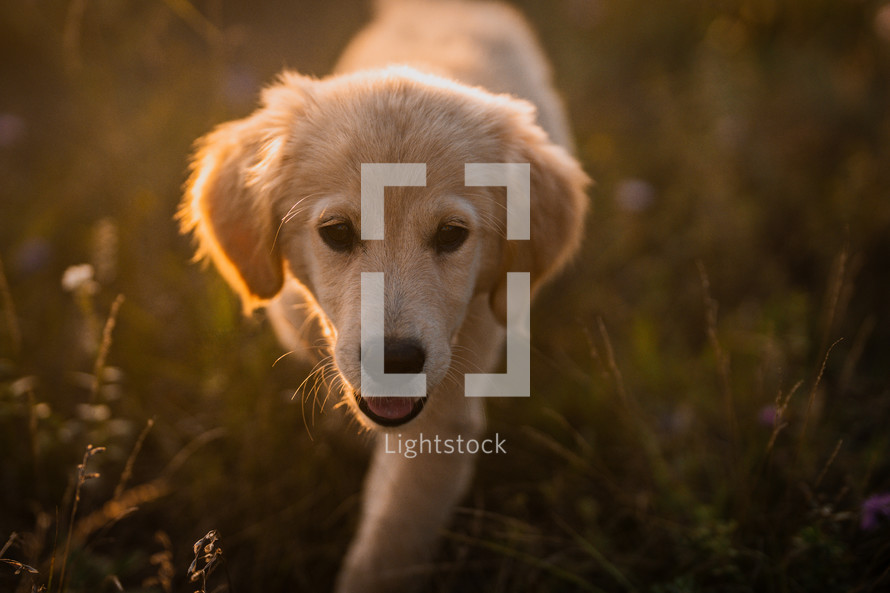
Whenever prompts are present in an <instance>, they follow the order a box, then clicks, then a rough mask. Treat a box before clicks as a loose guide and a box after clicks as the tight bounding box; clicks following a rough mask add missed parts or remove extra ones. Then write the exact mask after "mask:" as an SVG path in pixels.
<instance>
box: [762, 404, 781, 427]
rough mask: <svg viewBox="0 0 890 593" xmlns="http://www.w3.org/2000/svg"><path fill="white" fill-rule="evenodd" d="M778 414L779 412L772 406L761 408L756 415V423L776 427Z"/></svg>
mask: <svg viewBox="0 0 890 593" xmlns="http://www.w3.org/2000/svg"><path fill="white" fill-rule="evenodd" d="M778 413H779V410H778V409H777V408H776V406H774V405H772V404H770V405H768V406H763V407H762V408H760V412H758V413H757V421H758V422H760V424H762V425H763V426H769V427H773V426H775V425H776V420H777V416H778Z"/></svg>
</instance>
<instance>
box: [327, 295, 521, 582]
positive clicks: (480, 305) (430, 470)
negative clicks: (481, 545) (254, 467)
mask: <svg viewBox="0 0 890 593" xmlns="http://www.w3.org/2000/svg"><path fill="white" fill-rule="evenodd" d="M503 339H504V330H503V328H502V327H500V326H499V325H498V323H497V322H496V321H495V318H494V316H493V314H492V312H491V309H490V308H489V305H488V296H487V295H482V296H478V297H476V299H475V300H474V301H473V303H472V305H471V306H470V310H469V312H468V315H467V319H466V320H465V321H464V324H463V327H462V328H461V330H460V332H459V334H458V339H457V344H456V345H455V348H456V349H457V351H459V352H461V356H459V357H455V359H454V367H453V369H452V370H453V372H454V378H455V379H457V380H455V381H454V382H448V383H447V384H443V386H442V388H441V390H440V391H438V392H435V393H433V394H432V395H431V399H432V400H435V402H431V404H432V403H435V404H436V405H428V409H425V410H424V411H423V412H422V413H421V414H420V416H419V417H418V418H417V420H415V421H413V422H412V423H410V424H408V425H405V426H404V427H401V428H399V429H395V430H394V431H391V432H388V433H381V434H378V435H377V442H376V448H375V450H374V457H373V460H372V462H371V469H370V471H369V473H368V477H367V479H366V482H365V488H364V499H363V505H364V506H363V509H362V518H361V521H360V523H359V528H358V533H357V535H356V537H355V539H354V540H353V542H352V545H351V547H350V549H349V553H348V554H347V556H346V560H345V561H344V564H343V568H342V569H341V571H340V576H339V579H338V582H337V587H336V589H335V590H336V591H337V593H378V592H381V593H383V592H385V593H404V592H406V591H411V590H414V588H416V586H417V585H419V584H420V583H421V582H422V580H423V577H424V576H425V574H427V572H428V571H424V569H425V568H426V563H427V562H428V561H429V560H430V558H431V557H432V554H433V552H434V551H435V543H436V540H437V539H438V537H439V531H440V530H441V529H442V527H443V526H444V525H445V523H446V522H447V521H448V519H449V517H450V516H451V512H452V510H453V509H454V505H455V504H457V503H458V502H459V501H460V499H461V497H462V496H463V495H464V493H465V492H466V489H467V487H468V486H469V483H470V479H471V477H472V474H473V465H474V463H475V459H473V456H472V455H466V454H464V455H460V454H458V453H457V451H456V450H455V451H453V452H452V453H448V452H447V447H446V446H445V444H444V443H445V441H446V439H452V443H455V442H456V441H457V439H458V437H461V438H462V439H463V440H464V441H466V440H467V439H478V438H479V437H480V436H481V435H482V433H483V431H484V430H485V412H484V407H483V401H482V400H481V399H478V398H469V397H464V380H463V378H464V376H465V374H466V373H478V372H490V371H491V370H492V369H493V368H494V366H495V364H496V362H497V360H498V358H499V356H500V348H499V346H500V345H501V344H502V343H503ZM421 433H422V434H423V437H424V439H428V440H434V439H435V438H436V437H438V438H439V440H440V449H439V453H438V454H437V453H436V451H435V449H433V451H432V453H427V452H425V453H423V454H418V455H417V457H414V458H411V459H409V458H406V457H405V455H404V449H403V453H402V454H399V452H398V439H399V434H401V442H402V443H403V444H405V443H406V441H407V440H409V439H415V440H420V435H421ZM387 435H389V436H388V437H387Z"/></svg>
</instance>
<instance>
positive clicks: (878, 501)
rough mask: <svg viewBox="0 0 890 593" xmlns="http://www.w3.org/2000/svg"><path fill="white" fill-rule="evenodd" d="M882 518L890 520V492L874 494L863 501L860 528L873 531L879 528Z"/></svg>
mask: <svg viewBox="0 0 890 593" xmlns="http://www.w3.org/2000/svg"><path fill="white" fill-rule="evenodd" d="M881 517H885V518H890V492H885V493H884V494H874V495H872V496H869V497H868V498H866V499H865V501H863V503H862V522H861V523H860V526H861V527H862V529H863V530H865V531H871V530H872V529H874V528H876V527H877V526H878V522H879V521H880V519H881Z"/></svg>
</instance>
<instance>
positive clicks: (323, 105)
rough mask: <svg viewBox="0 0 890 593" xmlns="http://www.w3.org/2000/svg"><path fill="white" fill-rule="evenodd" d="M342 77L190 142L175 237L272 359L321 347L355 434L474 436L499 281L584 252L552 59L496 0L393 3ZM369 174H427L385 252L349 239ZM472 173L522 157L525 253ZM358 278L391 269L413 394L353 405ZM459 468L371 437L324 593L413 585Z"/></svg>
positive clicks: (277, 99) (389, 220) (491, 192)
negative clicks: (241, 312) (216, 279)
mask: <svg viewBox="0 0 890 593" xmlns="http://www.w3.org/2000/svg"><path fill="white" fill-rule="evenodd" d="M397 64H398V66H394V65H397ZM336 72H337V74H336V75H335V76H332V77H330V78H327V79H324V80H313V79H308V78H305V77H301V76H299V75H297V74H294V73H286V74H284V75H283V76H282V77H281V79H280V81H279V82H278V84H276V85H273V86H272V87H269V88H268V89H267V90H266V91H265V93H264V95H263V105H262V107H261V108H260V109H258V110H257V111H256V112H255V113H254V114H253V115H251V116H250V117H248V118H246V119H243V120H239V121H236V122H231V123H228V124H224V125H222V126H220V127H219V128H217V130H215V131H214V132H212V133H211V134H209V135H208V136H207V137H205V138H204V139H203V140H202V142H201V144H200V147H199V150H198V152H197V154H196V157H195V159H194V163H193V173H192V176H191V179H190V182H189V187H188V193H187V195H186V198H185V200H184V202H183V208H182V212H181V218H182V220H183V226H184V228H185V229H187V230H189V231H193V232H194V233H195V235H196V236H197V238H198V240H199V243H200V251H199V253H200V254H201V255H205V256H207V257H209V258H210V259H212V260H213V261H214V263H215V264H216V265H217V267H218V268H219V269H220V271H221V272H222V274H223V275H224V277H225V278H226V279H227V280H228V281H229V282H230V284H231V285H232V286H233V288H235V290H236V291H238V292H239V293H240V295H241V296H242V299H243V301H244V303H245V307H246V308H252V307H254V306H257V305H265V306H267V308H268V312H269V317H270V319H271V320H272V322H273V326H274V327H275V330H276V332H277V334H278V336H279V338H280V340H281V342H282V343H283V344H284V345H285V347H287V348H290V349H298V348H299V347H300V345H301V343H305V342H307V341H308V342H309V343H310V345H313V346H317V345H318V344H319V343H321V344H322V351H323V355H329V356H330V357H331V359H330V360H331V361H332V362H333V364H334V367H335V369H336V373H337V376H336V379H337V381H336V382H337V383H338V385H339V386H340V387H341V388H342V391H343V394H344V401H345V402H346V404H347V405H348V406H349V408H350V409H351V411H352V412H353V413H354V414H355V417H356V418H357V419H358V420H359V421H360V422H361V423H362V424H363V425H364V426H365V427H367V428H369V429H371V430H373V431H376V432H377V433H378V436H379V435H380V434H383V433H387V432H388V433H392V434H401V435H402V438H404V439H408V438H416V437H418V436H419V435H420V433H423V434H424V435H425V436H426V437H428V438H432V437H439V438H440V439H443V440H444V439H449V438H452V439H456V438H457V437H461V438H463V439H464V440H466V439H472V438H478V437H479V436H480V435H481V433H482V431H483V429H484V413H483V409H482V403H481V401H480V400H479V399H478V398H466V397H464V380H463V379H464V375H465V374H466V373H479V372H492V370H493V368H494V367H495V365H496V363H497V360H498V358H499V353H500V348H501V345H502V343H503V339H504V327H503V326H504V321H505V317H506V289H505V283H506V273H507V272H508V271H520V272H529V273H530V274H531V285H532V292H534V291H535V289H537V288H538V287H539V286H540V285H541V284H542V283H543V282H544V281H545V280H546V279H547V278H548V277H550V276H551V275H552V274H553V273H554V272H555V271H557V270H558V269H559V268H560V267H561V266H562V265H563V264H564V262H565V261H566V259H567V258H568V257H570V256H571V254H572V253H573V252H574V250H575V249H576V248H577V245H578V242H579V241H580V235H581V229H582V224H583V222H582V221H583V214H584V211H585V196H584V189H585V187H586V184H587V183H588V179H587V177H586V176H585V175H584V173H583V172H582V171H581V169H580V167H579V166H578V164H577V163H576V162H575V160H574V159H573V158H572V157H571V156H570V146H569V133H568V129H567V126H566V123H565V118H564V115H563V112H562V110H561V107H560V105H559V101H558V99H557V97H556V95H555V93H554V91H553V90H552V87H551V85H550V75H549V72H548V68H547V65H546V62H545V60H544V58H543V56H542V54H541V51H540V49H539V48H538V46H537V44H536V42H535V40H534V37H533V35H532V34H531V32H530V31H529V29H528V27H527V26H526V24H525V23H524V21H523V20H522V19H521V17H520V16H519V15H518V14H517V13H515V12H514V11H513V10H511V9H509V8H507V7H505V6H502V5H499V4H488V3H479V4H466V3H463V2H455V1H451V0H442V1H441V2H423V1H416V2H411V1H407V0H406V1H402V2H399V1H394V2H391V3H382V5H381V6H380V7H379V9H378V16H377V19H376V20H375V21H374V22H372V23H371V24H370V25H369V26H368V27H367V28H366V29H365V30H364V31H362V32H361V33H360V34H359V35H358V36H357V37H356V38H355V39H354V41H353V42H352V43H351V44H350V45H349V47H348V48H347V49H346V51H345V52H344V54H343V57H342V58H341V60H340V62H339V64H338V66H337V68H336ZM483 89H484V90H483ZM495 93H508V94H509V95H510V96H507V95H498V94H495ZM515 97H522V98H523V99H525V100H527V101H530V102H531V103H532V104H534V106H535V107H536V109H537V119H536V116H535V109H534V108H532V106H531V105H530V104H529V103H527V102H525V101H521V100H519V99H516V98H515ZM363 163H424V164H425V165H426V180H425V181H426V185H425V186H424V187H392V188H389V189H387V191H386V197H385V200H384V220H385V229H386V233H385V239H384V240H383V241H362V240H361V239H360V236H361V233H360V229H361V211H360V199H359V197H360V195H361V181H362V177H361V166H362V164H363ZM466 163H529V165H530V171H531V172H530V184H531V240H530V241H506V240H505V236H504V235H505V214H504V210H505V208H506V204H505V197H504V191H503V189H502V188H501V189H498V188H481V187H467V186H466V184H465V179H464V165H465V164H466ZM361 272H383V273H384V282H385V292H384V303H383V310H384V319H385V324H384V325H385V327H384V337H385V340H386V342H387V344H393V348H392V355H393V356H396V353H398V355H399V356H400V357H401V358H402V359H403V360H402V362H405V360H404V359H405V357H406V354H405V353H406V352H407V353H409V355H408V360H407V363H409V364H410V365H414V366H417V368H418V369H422V372H424V373H425V374H426V378H427V379H426V381H427V383H426V384H427V394H426V398H424V399H422V400H421V399H416V400H405V399H398V400H397V399H395V398H367V397H366V398H364V399H363V398H362V397H361V396H360V395H359V390H360V384H361V365H362V359H361V355H360V352H361V341H362V338H361V323H360V309H361V306H360V303H361V288H360V286H361V284H360V277H361ZM307 320H308V321H307ZM389 356H390V352H389V346H387V357H389ZM418 365H419V366H418ZM411 372H414V371H411ZM471 474H472V459H471V458H470V457H469V456H465V455H457V454H452V455H448V454H435V453H432V454H421V455H419V456H417V457H415V458H412V459H408V458H406V457H404V456H401V455H396V454H392V453H391V452H387V451H386V450H385V445H384V442H383V439H380V438H378V443H377V445H376V451H375V453H374V457H373V461H372V464H371V468H370V471H369V474H368V477H367V481H366V485H365V495H364V503H363V511H362V517H361V521H360V524H359V529H358V533H357V535H356V537H355V540H354V541H353V543H352V545H351V547H350V550H349V552H348V554H347V556H346V559H345V561H344V565H343V568H342V570H341V573H340V577H339V579H338V583H337V591H339V592H341V593H351V592H363V593H373V592H376V591H381V592H382V591H387V592H397V591H404V590H408V589H410V588H412V587H413V586H415V585H416V583H417V582H418V579H419V578H421V577H422V576H423V575H424V572H425V569H424V564H425V563H426V562H427V561H428V560H429V558H430V556H431V553H432V551H433V549H434V544H435V541H436V538H437V534H438V531H439V529H440V528H441V527H442V526H443V525H444V523H445V522H446V521H447V519H448V517H449V516H450V513H451V511H452V509H453V506H454V505H455V504H456V502H457V501H458V500H459V499H460V497H461V496H462V495H463V493H464V492H465V490H466V488H467V485H468V483H469V480H470V477H471Z"/></svg>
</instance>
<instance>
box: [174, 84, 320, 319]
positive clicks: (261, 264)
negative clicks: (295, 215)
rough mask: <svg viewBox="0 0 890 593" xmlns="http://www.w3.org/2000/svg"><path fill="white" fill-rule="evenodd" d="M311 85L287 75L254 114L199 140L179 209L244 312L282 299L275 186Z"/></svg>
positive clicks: (200, 252)
mask: <svg viewBox="0 0 890 593" xmlns="http://www.w3.org/2000/svg"><path fill="white" fill-rule="evenodd" d="M309 82H310V81H308V80H307V79H303V78H302V77H299V76H297V75H294V74H286V75H284V76H283V77H282V79H281V80H280V81H279V82H278V84H276V85H274V86H272V87H270V88H268V89H266V90H265V91H264V93H263V104H262V107H261V108H260V109H258V110H257V111H256V112H254V114H253V115H251V116H250V117H247V118H245V119H242V120H237V121H233V122H228V123H225V124H223V125H221V126H219V127H218V128H216V129H215V130H214V131H213V132H211V133H210V134H208V135H207V136H205V137H203V138H201V139H200V140H199V141H198V143H197V149H196V151H195V154H194V156H193V158H192V162H191V175H190V176H189V179H188V182H187V184H186V192H185V196H184V198H183V201H182V204H181V206H180V210H179V215H178V218H179V221H180V224H181V228H182V231H183V232H184V233H193V235H194V237H195V238H196V240H197V243H198V248H197V256H196V258H197V259H205V258H206V259H209V260H210V261H212V262H213V263H214V264H215V265H216V267H217V269H218V270H219V271H220V273H221V274H222V276H223V278H225V280H226V281H227V282H228V283H229V284H230V285H231V286H232V288H233V289H234V290H235V291H236V292H237V293H238V294H239V295H240V297H241V301H242V303H243V305H244V310H245V312H249V311H251V310H253V309H254V308H255V307H256V306H258V305H259V304H261V303H262V302H263V301H265V300H268V299H270V298H272V297H274V296H275V295H276V294H278V292H279V290H280V289H281V286H282V283H283V279H284V273H283V262H282V258H281V255H280V253H279V250H278V247H277V245H276V242H275V239H276V233H277V230H278V227H279V224H280V221H278V220H276V219H275V214H274V212H275V209H274V207H273V206H274V202H275V194H276V190H277V187H276V184H275V183H274V182H270V181H268V180H269V179H271V180H274V179H276V178H277V177H280V175H276V173H279V171H277V170H276V169H279V168H280V167H281V166H282V162H281V161H282V153H283V152H284V149H285V146H286V144H287V142H288V138H289V136H290V135H291V134H292V133H293V126H294V123H295V121H296V118H297V117H298V114H299V112H300V111H301V107H302V103H303V101H302V99H303V89H304V87H305V86H306V85H307V84H309Z"/></svg>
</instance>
